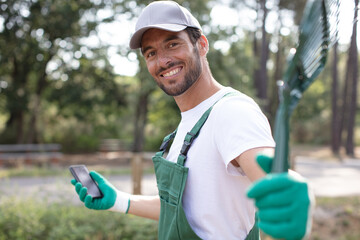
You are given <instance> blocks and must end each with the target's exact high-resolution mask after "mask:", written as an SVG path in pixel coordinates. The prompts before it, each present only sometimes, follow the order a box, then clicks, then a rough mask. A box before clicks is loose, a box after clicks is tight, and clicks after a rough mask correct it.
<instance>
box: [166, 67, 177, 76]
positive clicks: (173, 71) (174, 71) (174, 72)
mask: <svg viewBox="0 0 360 240" xmlns="http://www.w3.org/2000/svg"><path fill="white" fill-rule="evenodd" d="M179 71H180V68H177V69H174V70H172V71H170V72H168V73H166V74H164V77H171V76H172V75H175V74H177V73H178V72H179Z"/></svg>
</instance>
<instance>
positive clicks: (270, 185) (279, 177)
mask: <svg viewBox="0 0 360 240" xmlns="http://www.w3.org/2000/svg"><path fill="white" fill-rule="evenodd" d="M291 184H292V181H291V180H290V179H289V174H288V173H280V174H268V175H266V176H265V177H264V178H262V179H260V180H258V181H256V182H255V183H254V184H253V185H252V186H251V187H250V188H249V189H248V192H247V196H248V197H250V198H260V197H263V196H265V195H267V194H269V193H271V192H275V191H280V190H282V189H284V188H287V187H289V186H290V185H291Z"/></svg>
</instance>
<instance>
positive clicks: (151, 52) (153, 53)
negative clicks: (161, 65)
mask: <svg viewBox="0 0 360 240" xmlns="http://www.w3.org/2000/svg"><path fill="white" fill-rule="evenodd" d="M153 56H155V51H150V52H148V53H147V54H146V57H147V58H150V57H153Z"/></svg>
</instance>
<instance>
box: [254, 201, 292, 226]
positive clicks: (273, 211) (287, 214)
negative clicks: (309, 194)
mask: <svg viewBox="0 0 360 240" xmlns="http://www.w3.org/2000/svg"><path fill="white" fill-rule="evenodd" d="M295 210H296V206H294V205H290V206H288V207H278V208H268V209H261V210H259V211H258V217H259V219H260V221H262V222H281V221H289V220H290V219H291V217H292V214H293V213H294V211H295Z"/></svg>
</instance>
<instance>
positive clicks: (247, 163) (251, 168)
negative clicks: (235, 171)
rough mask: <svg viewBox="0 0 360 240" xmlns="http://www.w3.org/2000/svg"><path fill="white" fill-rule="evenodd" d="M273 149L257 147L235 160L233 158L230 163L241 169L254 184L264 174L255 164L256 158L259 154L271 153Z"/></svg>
mask: <svg viewBox="0 0 360 240" xmlns="http://www.w3.org/2000/svg"><path fill="white" fill-rule="evenodd" d="M273 151H274V149H273V148H271V147H259V148H252V149H249V150H247V151H245V152H243V153H242V154H240V155H239V156H238V157H237V158H235V159H234V160H233V161H232V162H231V163H232V164H233V165H234V166H236V167H239V166H240V167H241V168H242V170H243V171H244V172H245V174H246V176H248V178H249V179H250V180H251V181H252V182H254V181H256V180H258V179H260V178H262V177H264V176H265V174H266V173H265V172H264V171H263V170H262V169H261V167H260V166H259V165H258V164H257V162H256V156H257V155H258V154H260V153H267V154H269V153H273Z"/></svg>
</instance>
